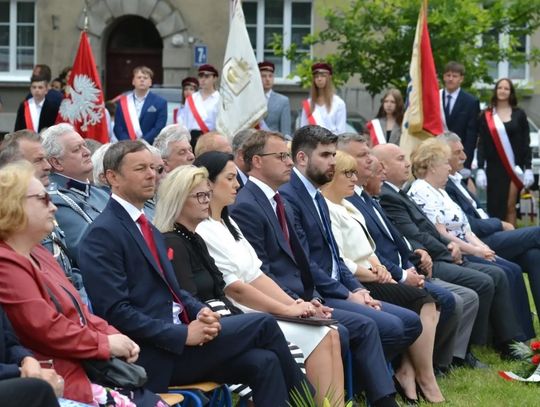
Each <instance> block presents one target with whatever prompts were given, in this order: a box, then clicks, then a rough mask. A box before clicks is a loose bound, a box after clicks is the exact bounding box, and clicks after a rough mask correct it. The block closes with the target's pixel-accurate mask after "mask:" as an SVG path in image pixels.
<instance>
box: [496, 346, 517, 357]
mask: <svg viewBox="0 0 540 407" xmlns="http://www.w3.org/2000/svg"><path fill="white" fill-rule="evenodd" d="M497 350H498V352H499V356H500V357H501V359H502V360H522V359H521V358H520V357H519V356H517V355H514V354H513V353H512V348H511V347H510V344H509V343H506V344H503V345H501V346H499V347H498V349H497Z"/></svg>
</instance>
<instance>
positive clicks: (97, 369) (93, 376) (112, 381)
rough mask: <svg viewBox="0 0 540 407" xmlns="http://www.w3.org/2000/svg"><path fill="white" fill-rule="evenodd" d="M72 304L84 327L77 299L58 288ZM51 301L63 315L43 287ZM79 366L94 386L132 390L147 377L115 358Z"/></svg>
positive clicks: (141, 369)
mask: <svg viewBox="0 0 540 407" xmlns="http://www.w3.org/2000/svg"><path fill="white" fill-rule="evenodd" d="M60 287H61V288H62V289H63V290H64V291H65V292H66V294H67V295H68V297H69V298H70V299H71V301H72V302H73V305H74V306H75V309H76V310H77V313H78V314H79V317H80V321H81V324H83V325H86V318H85V316H84V314H83V312H82V309H81V307H80V305H79V303H78V302H77V299H76V298H75V297H73V295H72V294H71V293H70V292H69V290H67V289H66V288H65V287H62V286H60ZM45 288H46V289H47V292H48V294H49V297H50V298H51V301H52V302H53V303H54V306H55V307H56V310H57V311H58V312H59V313H60V314H63V312H62V306H61V305H60V302H59V301H58V299H57V298H56V296H55V295H54V294H53V293H52V291H51V289H50V288H49V287H48V286H47V285H45ZM81 364H82V366H83V368H84V371H85V372H86V375H87V376H88V379H89V380H90V381H91V382H92V383H95V384H99V385H101V386H105V387H121V388H124V389H134V388H137V387H142V386H143V385H144V384H145V383H146V381H147V380H148V377H147V375H146V370H144V368H143V367H142V366H139V365H136V364H134V363H128V362H126V361H124V360H122V359H120V358H117V357H116V356H113V357H112V358H110V359H86V360H82V361H81Z"/></svg>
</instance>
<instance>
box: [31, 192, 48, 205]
mask: <svg viewBox="0 0 540 407" xmlns="http://www.w3.org/2000/svg"><path fill="white" fill-rule="evenodd" d="M26 197H27V198H37V199H39V200H40V201H41V202H43V204H44V205H45V206H49V204H50V203H51V196H50V195H49V193H48V192H42V193H40V194H31V195H26Z"/></svg>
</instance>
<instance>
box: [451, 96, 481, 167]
mask: <svg viewBox="0 0 540 407" xmlns="http://www.w3.org/2000/svg"><path fill="white" fill-rule="evenodd" d="M444 95H446V94H445V93H444ZM441 108H442V106H441ZM443 111H444V110H443ZM479 115H480V102H479V101H478V99H477V98H475V97H474V96H473V95H471V94H470V93H467V92H465V91H464V90H463V89H461V90H460V91H459V94H458V97H457V99H456V100H455V102H454V107H453V108H452V112H451V113H450V116H447V115H446V112H445V119H446V126H447V127H448V130H450V131H453V132H454V133H456V134H457V135H458V136H459V137H460V138H461V141H462V143H463V147H464V148H465V154H467V160H466V161H465V167H466V168H471V162H472V160H473V157H474V149H475V148H476V142H477V141H478V116H479Z"/></svg>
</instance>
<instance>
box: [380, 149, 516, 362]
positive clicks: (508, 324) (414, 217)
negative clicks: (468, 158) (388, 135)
mask: <svg viewBox="0 0 540 407" xmlns="http://www.w3.org/2000/svg"><path fill="white" fill-rule="evenodd" d="M373 154H374V155H375V156H376V157H377V158H378V159H379V160H380V161H381V162H382V163H383V165H384V168H385V171H386V177H387V179H386V181H385V182H384V184H383V187H382V191H381V195H380V198H381V205H382V207H383V208H384V210H385V212H386V214H387V216H388V217H389V218H390V220H391V221H392V222H394V225H395V226H396V227H397V229H398V230H399V231H400V232H401V233H402V234H403V235H404V236H405V237H406V238H407V239H408V240H409V241H410V243H411V245H412V246H413V247H421V246H422V247H424V248H426V249H427V250H428V252H429V255H430V256H431V258H432V259H434V260H439V261H438V262H434V263H433V276H435V277H438V278H440V279H442V280H445V281H448V282H451V283H454V284H457V285H461V286H464V287H468V288H471V289H473V290H474V291H476V293H477V294H478V297H479V299H480V306H479V309H478V316H477V318H476V322H475V325H474V328H473V332H472V335H471V343H473V344H477V345H484V344H486V343H487V341H488V325H489V323H491V325H492V326H493V330H494V340H495V342H496V343H497V344H498V345H499V346H500V350H501V353H502V355H503V356H509V355H510V348H509V345H510V343H511V342H512V341H513V340H514V338H516V337H518V336H519V334H520V331H519V328H518V325H517V323H516V321H515V318H514V317H513V312H514V310H513V309H512V308H511V307H509V306H508V304H510V303H511V297H510V292H509V285H508V279H507V278H506V275H505V274H504V272H503V271H502V270H501V269H500V268H498V267H495V266H492V265H486V264H479V263H475V262H472V261H468V260H467V259H466V258H463V257H462V256H461V252H460V250H459V248H458V247H457V245H456V244H455V243H454V242H450V241H449V240H447V239H446V238H444V237H443V236H441V234H440V233H439V232H438V231H437V229H436V228H435V225H434V224H433V223H432V222H431V221H430V220H429V219H428V218H427V216H426V215H425V214H424V213H423V212H422V210H421V209H420V208H419V207H418V205H416V203H415V202H414V201H412V200H411V199H410V198H409V197H408V196H407V194H406V193H405V191H403V190H402V189H401V187H402V186H403V185H404V184H405V183H406V182H407V180H408V179H409V177H410V166H411V165H410V163H409V161H408V159H407V158H406V156H405V153H404V152H403V150H401V148H400V147H398V146H396V145H394V144H384V145H378V146H375V148H374V149H373Z"/></svg>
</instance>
